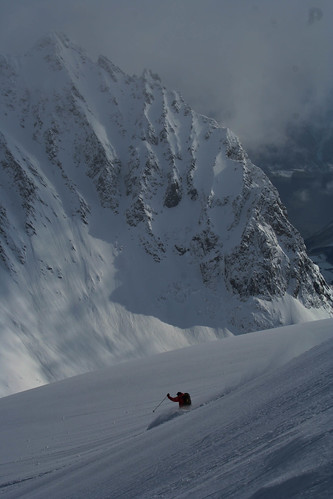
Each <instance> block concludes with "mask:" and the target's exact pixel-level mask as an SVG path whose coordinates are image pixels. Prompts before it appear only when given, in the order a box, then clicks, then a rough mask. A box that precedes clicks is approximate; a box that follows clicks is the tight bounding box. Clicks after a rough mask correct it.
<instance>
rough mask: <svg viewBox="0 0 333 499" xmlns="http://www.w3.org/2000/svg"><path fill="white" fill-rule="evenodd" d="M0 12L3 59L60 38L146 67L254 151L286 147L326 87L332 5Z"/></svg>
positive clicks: (107, 3) (86, 4)
mask: <svg viewBox="0 0 333 499" xmlns="http://www.w3.org/2000/svg"><path fill="white" fill-rule="evenodd" d="M0 13H1V16H0V46H1V52H2V53H4V52H6V53H23V52H24V51H25V49H26V47H27V46H31V45H33V43H34V42H35V41H36V40H38V39H39V38H40V37H41V36H42V35H44V34H45V33H49V32H51V31H57V32H60V33H61V32H64V33H66V34H67V36H68V37H69V38H70V39H71V40H74V42H75V43H76V44H78V45H79V46H81V47H83V48H84V49H85V50H87V52H88V53H89V54H90V55H91V56H92V57H93V58H95V59H97V58H98V56H99V55H103V56H106V57H107V58H108V59H109V60H110V61H112V62H113V63H114V64H115V65H117V66H119V67H120V68H122V69H123V70H124V71H125V72H126V73H129V74H133V73H136V74H142V70H143V68H150V69H151V70H152V71H153V72H154V73H158V74H159V75H160V77H161V79H162V81H163V83H164V84H165V85H166V86H168V87H169V88H174V89H175V90H178V91H180V92H181V94H182V95H183V97H184V98H185V100H186V101H187V102H189V104H190V105H191V106H192V107H193V108H195V109H196V110H197V111H199V112H201V113H203V114H205V115H208V116H210V117H213V118H215V119H216V120H217V121H219V122H223V123H225V124H226V125H228V126H229V127H230V128H232V129H233V130H234V131H235V132H236V133H237V134H238V135H239V136H240V137H241V139H242V141H243V142H244V143H245V145H246V146H251V147H252V148H253V147H257V146H260V145H262V144H266V143H274V144H277V145H279V144H282V143H284V140H285V137H286V127H287V126H288V125H289V124H290V123H291V122H292V123H295V122H296V123H297V122H301V121H302V120H307V119H309V117H311V116H312V114H313V112H314V111H316V110H317V109H318V108H320V107H321V106H325V102H326V98H327V95H328V94H329V92H330V91H331V89H332V88H333V68H332V64H331V47H332V42H333V34H332V29H331V27H332V21H333V3H332V2H331V1H330V0H318V1H316V2H314V1H313V0H311V1H310V0H294V1H293V2H290V1H287V0H282V1H279V2H276V1H274V0H246V1H245V0H234V1H233V2H230V1H227V0H222V1H221V0H207V1H205V2H203V1H201V0H183V1H182V2H179V1H176V0H169V1H168V2H156V0H141V1H140V2H138V1H137V0H123V1H122V2H118V1H116V0H94V1H92V0H82V1H80V2H79V3H78V2H76V1H74V0H67V1H66V2H65V1H64V0H59V1H58V2H51V3H50V2H47V3H46V2H45V1H44V0H32V1H30V2H26V1H23V0H16V1H15V2H12V1H9V0H3V1H2V3H1V7H0Z"/></svg>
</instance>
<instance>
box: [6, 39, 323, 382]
mask: <svg viewBox="0 0 333 499" xmlns="http://www.w3.org/2000/svg"><path fill="white" fill-rule="evenodd" d="M0 69H1V71H0V75H1V76H0V78H1V80H0V95H1V100H0V114H1V123H2V125H1V130H0V132H1V133H0V178H1V183H0V191H1V199H0V257H1V282H2V283H3V284H2V286H3V290H4V292H3V296H4V302H3V303H4V307H5V309H4V315H3V323H2V327H1V329H0V333H1V334H2V335H3V344H5V345H6V348H5V351H6V349H7V351H8V352H11V354H12V352H14V351H15V352H16V353H15V355H14V354H13V355H14V356H16V358H17V359H18V358H20V359H25V365H28V367H27V368H26V369H27V370H28V372H32V373H33V374H32V375H31V376H30V377H33V378H34V380H35V383H37V382H38V380H41V381H45V380H47V381H48V380H50V379H58V378H60V377H63V376H64V375H69V374H76V373H78V372H83V371H85V370H88V369H91V368H95V367H96V365H104V364H105V363H108V362H110V361H111V360H114V359H121V358H124V357H126V356H128V355H138V354H144V353H148V352H150V351H156V350H157V351H160V350H162V349H166V348H176V347H178V346H183V345H185V344H188V343H191V342H194V341H199V340H204V339H209V338H211V337H214V336H216V335H217V336H223V335H225V334H230V332H231V333H236V334H237V333H240V332H249V331H253V330H255V329H262V328H266V327H275V326H277V325H281V324H287V323H292V322H297V321H298V320H307V319H312V318H319V317H328V316H330V314H331V313H332V292H331V291H330V288H329V287H328V286H327V284H326V283H325V281H324V279H323V277H322V276H321V274H320V273H319V271H318V268H317V267H316V266H314V265H313V264H312V262H311V261H310V260H309V258H308V257H307V254H306V251H305V247H304V243H303V240H302V239H301V237H300V235H299V234H298V232H297V231H296V230H295V229H294V228H293V226H292V225H291V224H290V223H289V221H288V219H287V215H286V212H285V209H284V207H283V206H282V205H281V202H280V200H279V197H278V194H277V191H276V190H275V189H274V188H273V186H272V185H271V183H270V181H269V180H268V178H267V177H266V176H265V174H264V173H263V172H262V171H261V170H260V169H259V168H257V167H256V166H254V165H253V164H252V163H251V161H250V160H249V158H248V157H247V154H246V152H245V151H244V150H243V148H242V146H241V144H240V143H239V140H238V139H237V137H236V136H235V135H234V134H233V133H232V132H231V131H230V130H229V129H227V128H223V127H221V126H219V125H218V124H217V123H216V122H215V121H214V120H211V119H209V118H207V117H205V116H201V115H199V114H197V113H195V112H194V111H193V110H192V109H190V108H189V106H187V105H186V103H185V102H184V101H183V99H182V98H181V97H180V95H179V94H178V93H177V92H173V91H169V90H167V89H165V88H164V87H163V85H162V83H161V81H160V79H159V78H158V76H156V75H154V74H153V73H151V72H149V71H145V72H144V73H143V75H142V76H141V77H140V78H139V77H130V76H128V75H126V74H125V73H123V72H122V71H121V70H120V69H119V68H117V67H115V66H114V65H113V64H112V63H111V62H110V61H108V60H107V59H105V58H104V57H100V58H99V59H98V61H97V63H94V62H92V61H90V60H89V58H88V57H87V56H86V55H85V53H84V52H83V51H82V50H81V49H79V48H77V47H75V46H73V45H72V44H71V42H70V41H69V40H68V39H67V38H66V37H64V36H59V35H52V36H50V37H47V38H45V39H43V40H41V41H40V42H39V43H38V44H37V46H36V47H34V48H33V49H32V50H31V51H30V52H28V53H27V54H26V56H25V57H23V58H21V59H15V60H14V59H9V58H6V57H4V56H3V57H1V59H0ZM13 338H16V339H15V341H17V342H18V344H19V347H18V348H17V347H16V350H15V348H14V347H13ZM78 352H79V355H78ZM27 359H29V360H27ZM5 365H7V368H8V362H7V363H5ZM64 366H66V368H64ZM23 371H24V370H23ZM23 371H22V373H23ZM22 375H23V374H22Z"/></svg>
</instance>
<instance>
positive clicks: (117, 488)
mask: <svg viewBox="0 0 333 499" xmlns="http://www.w3.org/2000/svg"><path fill="white" fill-rule="evenodd" d="M332 326H333V320H332V319H328V320H323V321H318V322H311V323H307V324H303V325H295V326H287V327H283V328H279V329H275V330H269V331H261V332H257V333H251V334H248V335H243V336H235V337H230V338H227V339H223V340H216V341H214V342H210V343H207V344H202V345H195V346H192V347H188V348H186V349H180V350H177V351H173V352H166V353H164V354H158V355H154V356H152V357H150V358H147V359H145V360H134V361H129V362H126V363H122V364H120V365H118V366H113V367H111V368H109V369H107V370H101V371H99V372H95V373H90V374H86V375H81V376H78V377H74V378H71V379H67V380H65V381H62V382H58V383H54V384H51V385H48V386H45V387H40V388H37V389H34V390H30V391H27V392H23V393H20V394H16V395H13V396H10V397H6V398H3V399H1V400H0V418H1V425H0V441H1V447H0V470H1V479H0V495H1V496H3V497H6V498H19V497H24V498H26V499H28V498H33V499H38V498H45V497H57V498H60V499H61V498H78V497H80V498H81V497H85V498H88V499H89V498H111V497H112V498H118V497H124V498H125V497H126V498H129V497H141V498H148V497H149V498H151V497H165V498H174V497H191V498H193V497H194V498H204V497H216V498H217V497H219V498H220V497H223V498H227V497H233V498H236V497H237V498H253V499H254V498H257V499H258V498H268V497H269V498H270V499H271V498H282V497H283V498H286V497H288V498H292V497H302V498H304V497H306V498H320V499H323V498H329V497H332V494H333V480H332V465H333V452H332V450H333V441H332V421H333V409H332V401H333V392H332V379H333V372H332V367H333V365H332V358H333V327H332ZM179 389H180V390H184V391H185V390H186V391H187V390H188V391H189V392H190V393H191V395H192V399H193V406H192V409H191V410H190V411H179V410H178V409H177V408H176V407H175V404H172V402H170V401H165V402H164V403H162V405H161V406H160V407H159V408H158V409H157V411H156V412H155V413H153V412H152V411H153V409H154V407H156V405H157V404H158V403H159V401H160V400H161V399H162V398H163V396H164V395H165V393H167V392H168V391H170V392H171V393H175V392H176V391H178V390H179Z"/></svg>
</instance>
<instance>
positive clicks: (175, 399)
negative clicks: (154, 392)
mask: <svg viewBox="0 0 333 499" xmlns="http://www.w3.org/2000/svg"><path fill="white" fill-rule="evenodd" d="M167 397H168V399H169V400H172V402H179V397H171V396H170V393H168V395H167Z"/></svg>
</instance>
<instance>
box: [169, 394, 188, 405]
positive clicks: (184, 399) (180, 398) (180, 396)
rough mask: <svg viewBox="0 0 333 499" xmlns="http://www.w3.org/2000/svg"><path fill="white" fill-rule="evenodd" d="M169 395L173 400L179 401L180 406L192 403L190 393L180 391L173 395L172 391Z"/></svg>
mask: <svg viewBox="0 0 333 499" xmlns="http://www.w3.org/2000/svg"><path fill="white" fill-rule="evenodd" d="M167 397H168V399H169V400H171V401H172V402H178V404H179V407H180V408H183V407H185V406H189V405H191V397H190V394H189V393H182V392H178V393H177V397H171V395H170V393H168V394H167Z"/></svg>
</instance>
